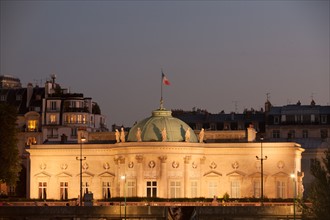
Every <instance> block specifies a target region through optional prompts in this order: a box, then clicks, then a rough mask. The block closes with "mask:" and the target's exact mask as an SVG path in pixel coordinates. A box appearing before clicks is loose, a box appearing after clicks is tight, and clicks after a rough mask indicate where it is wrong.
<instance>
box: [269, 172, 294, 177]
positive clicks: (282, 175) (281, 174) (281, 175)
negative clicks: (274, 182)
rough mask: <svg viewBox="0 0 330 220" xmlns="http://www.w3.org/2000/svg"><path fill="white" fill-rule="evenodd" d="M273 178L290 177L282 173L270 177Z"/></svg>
mask: <svg viewBox="0 0 330 220" xmlns="http://www.w3.org/2000/svg"><path fill="white" fill-rule="evenodd" d="M272 176H273V177H289V176H290V175H289V174H287V173H284V172H278V173H275V174H273V175H272Z"/></svg>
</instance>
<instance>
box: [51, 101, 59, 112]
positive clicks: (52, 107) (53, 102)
mask: <svg viewBox="0 0 330 220" xmlns="http://www.w3.org/2000/svg"><path fill="white" fill-rule="evenodd" d="M50 110H53V111H54V110H57V106H56V101H51V102H50Z"/></svg>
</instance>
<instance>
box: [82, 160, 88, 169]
mask: <svg viewBox="0 0 330 220" xmlns="http://www.w3.org/2000/svg"><path fill="white" fill-rule="evenodd" d="M82 168H83V170H88V168H89V165H88V163H87V162H85V163H84V164H83V165H82Z"/></svg>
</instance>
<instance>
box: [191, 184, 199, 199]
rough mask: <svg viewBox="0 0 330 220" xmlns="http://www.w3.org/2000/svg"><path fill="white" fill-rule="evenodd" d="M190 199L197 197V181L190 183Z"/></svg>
mask: <svg viewBox="0 0 330 220" xmlns="http://www.w3.org/2000/svg"><path fill="white" fill-rule="evenodd" d="M190 186H191V187H190V188H191V198H194V197H198V195H197V186H198V185H197V181H191V185H190Z"/></svg>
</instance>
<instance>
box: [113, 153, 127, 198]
mask: <svg viewBox="0 0 330 220" xmlns="http://www.w3.org/2000/svg"><path fill="white" fill-rule="evenodd" d="M114 161H115V165H116V170H115V178H114V182H115V184H116V186H115V192H116V195H115V196H118V197H119V196H120V191H121V190H120V189H121V187H120V186H122V184H121V181H122V180H121V176H122V175H125V166H124V167H123V169H122V170H120V166H121V165H120V164H125V158H124V157H123V156H116V157H115V158H114Z"/></svg>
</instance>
